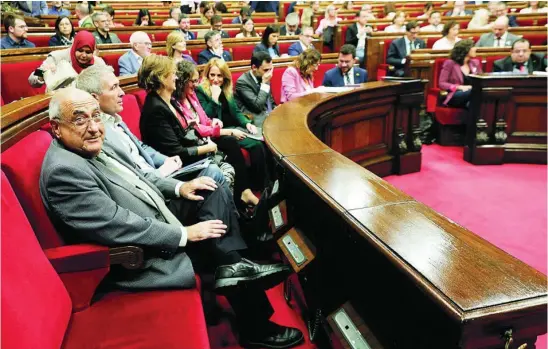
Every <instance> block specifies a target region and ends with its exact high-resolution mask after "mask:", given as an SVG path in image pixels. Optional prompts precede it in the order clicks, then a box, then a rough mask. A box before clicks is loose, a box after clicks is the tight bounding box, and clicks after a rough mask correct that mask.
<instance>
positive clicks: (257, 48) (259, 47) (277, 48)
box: [253, 42, 281, 56]
mask: <svg viewBox="0 0 548 349" xmlns="http://www.w3.org/2000/svg"><path fill="white" fill-rule="evenodd" d="M273 49H274V51H276V54H277V55H278V56H281V55H280V46H278V45H277V44H276V45H275V46H274V47H273ZM259 51H264V52H266V53H269V52H268V47H266V46H265V45H264V44H263V43H262V42H261V43H258V44H257V46H255V48H254V49H253V54H255V53H257V52H259Z"/></svg>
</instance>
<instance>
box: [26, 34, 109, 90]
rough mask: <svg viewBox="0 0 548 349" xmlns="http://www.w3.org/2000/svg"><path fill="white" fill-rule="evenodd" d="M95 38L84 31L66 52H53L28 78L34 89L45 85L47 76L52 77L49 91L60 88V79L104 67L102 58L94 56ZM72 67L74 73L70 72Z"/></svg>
mask: <svg viewBox="0 0 548 349" xmlns="http://www.w3.org/2000/svg"><path fill="white" fill-rule="evenodd" d="M94 52H95V38H94V37H93V34H91V33H90V32H88V31H85V30H82V31H79V32H78V34H76V35H75V36H74V41H73V43H72V45H71V46H70V47H68V48H66V49H64V50H58V51H52V52H50V53H49V55H48V57H47V58H46V60H45V61H44V62H43V63H42V65H40V67H39V68H38V69H37V70H36V71H34V72H32V73H31V74H30V76H29V78H28V81H29V84H30V85H31V86H32V87H40V86H42V85H43V84H44V83H45V78H46V75H49V76H52V77H51V78H50V79H49V80H48V81H51V84H52V85H51V86H49V85H48V86H47V88H48V89H52V88H53V89H55V88H57V87H60V86H61V85H62V84H61V85H60V83H61V82H62V81H60V79H62V80H70V78H74V77H75V76H76V75H78V74H79V73H80V72H81V71H82V70H83V69H85V68H87V67H89V66H90V65H94V64H101V65H104V64H105V61H103V59H102V58H101V57H97V56H95V55H94ZM70 67H72V70H73V71H70V70H71V69H70Z"/></svg>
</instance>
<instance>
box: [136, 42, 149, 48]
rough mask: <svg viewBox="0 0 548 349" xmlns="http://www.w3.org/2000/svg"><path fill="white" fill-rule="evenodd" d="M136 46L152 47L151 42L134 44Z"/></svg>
mask: <svg viewBox="0 0 548 349" xmlns="http://www.w3.org/2000/svg"><path fill="white" fill-rule="evenodd" d="M136 44H143V45H145V46H146V47H152V42H136Z"/></svg>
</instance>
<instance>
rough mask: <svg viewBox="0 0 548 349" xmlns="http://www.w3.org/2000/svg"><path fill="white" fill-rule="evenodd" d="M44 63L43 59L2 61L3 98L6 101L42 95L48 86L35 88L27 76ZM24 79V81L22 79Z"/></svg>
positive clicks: (0, 75)
mask: <svg viewBox="0 0 548 349" xmlns="http://www.w3.org/2000/svg"><path fill="white" fill-rule="evenodd" d="M41 64H42V60H36V61H28V62H12V63H2V64H1V69H0V77H1V80H2V86H1V90H2V98H3V99H4V102H5V103H10V102H13V101H17V100H19V99H21V98H25V97H30V96H35V95H41V94H44V93H45V92H46V86H45V85H44V86H42V87H38V88H34V87H31V86H30V85H29V83H28V82H27V81H26V80H27V77H28V76H29V75H30V74H31V73H32V72H33V71H35V70H36V68H38V67H39V66H40V65H41ZM21 80H24V81H21Z"/></svg>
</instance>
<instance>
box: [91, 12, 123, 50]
mask: <svg viewBox="0 0 548 349" xmlns="http://www.w3.org/2000/svg"><path fill="white" fill-rule="evenodd" d="M91 20H92V21H93V24H94V25H95V28H97V29H96V30H95V31H94V32H93V37H94V38H95V41H96V42H97V44H120V43H121V42H122V41H121V40H120V38H119V37H118V35H116V34H115V33H111V32H110V21H109V19H108V17H107V15H106V14H105V13H104V12H100V11H95V12H94V13H93V15H91Z"/></svg>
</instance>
